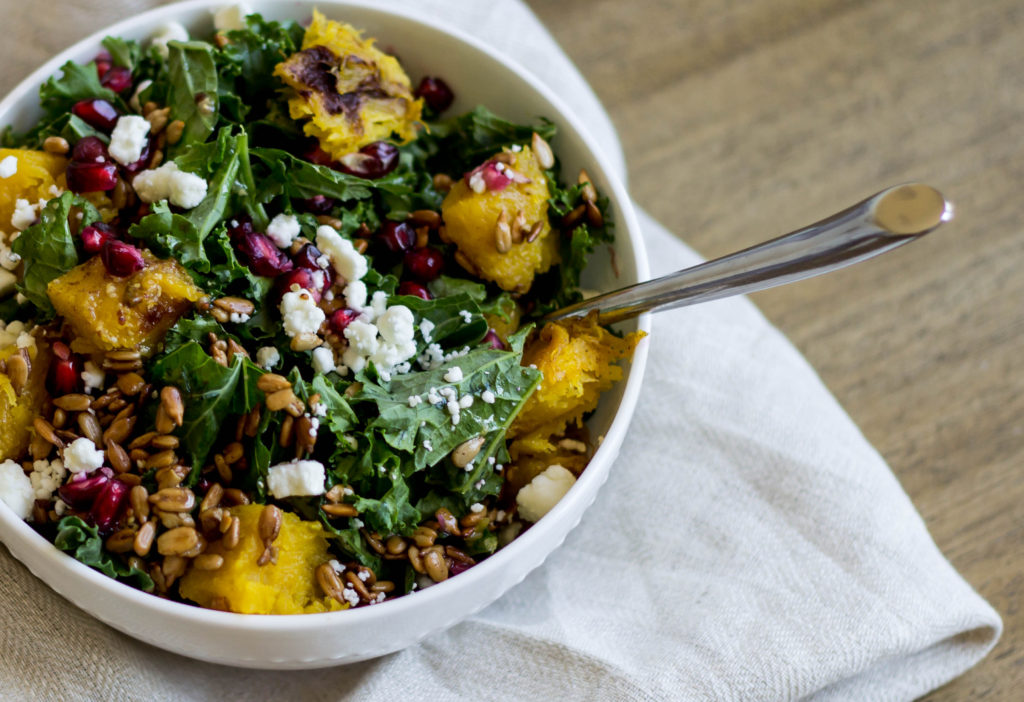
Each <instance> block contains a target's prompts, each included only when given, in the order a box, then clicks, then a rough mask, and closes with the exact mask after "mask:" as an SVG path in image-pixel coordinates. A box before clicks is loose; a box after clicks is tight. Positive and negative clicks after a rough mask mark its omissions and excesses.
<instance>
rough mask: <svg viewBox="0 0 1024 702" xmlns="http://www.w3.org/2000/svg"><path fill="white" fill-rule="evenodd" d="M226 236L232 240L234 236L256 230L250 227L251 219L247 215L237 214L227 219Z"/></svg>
mask: <svg viewBox="0 0 1024 702" xmlns="http://www.w3.org/2000/svg"><path fill="white" fill-rule="evenodd" d="M227 228H228V236H229V237H231V240H232V241H235V239H236V238H238V237H240V236H242V235H244V234H250V233H252V232H255V231H256V230H255V229H253V227H252V219H251V218H250V217H249V215H238V216H237V217H232V218H231V219H230V220H228V227H227Z"/></svg>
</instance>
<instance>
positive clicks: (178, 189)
mask: <svg viewBox="0 0 1024 702" xmlns="http://www.w3.org/2000/svg"><path fill="white" fill-rule="evenodd" d="M132 186H133V187H134V188H135V192H136V193H137V194H138V196H139V199H140V200H142V201H143V202H150V203H152V202H158V201H160V200H170V201H171V204H172V205H177V206H178V207H182V208H184V209H186V210H189V209H192V208H193V207H195V206H196V205H198V204H199V203H200V202H202V201H203V198H205V197H206V189H207V184H206V181H205V180H203V179H202V178H200V177H199V176H197V175H196V174H195V173H188V172H186V171H183V170H181V169H180V168H178V164H176V163H175V162H174V161H168V162H167V163H165V164H163V165H162V166H160V167H159V168H153V169H150V170H148V171H142V172H141V173H139V174H138V175H137V176H135V180H133V181H132Z"/></svg>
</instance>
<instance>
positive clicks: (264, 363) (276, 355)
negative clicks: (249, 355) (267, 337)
mask: <svg viewBox="0 0 1024 702" xmlns="http://www.w3.org/2000/svg"><path fill="white" fill-rule="evenodd" d="M280 362H281V352H280V351H278V350H277V349H276V348H274V347H273V346H264V347H262V348H260V349H259V350H258V351H257V352H256V365H258V366H259V367H260V368H263V369H264V370H270V369H271V368H273V367H274V366H276V365H277V364H278V363H280Z"/></svg>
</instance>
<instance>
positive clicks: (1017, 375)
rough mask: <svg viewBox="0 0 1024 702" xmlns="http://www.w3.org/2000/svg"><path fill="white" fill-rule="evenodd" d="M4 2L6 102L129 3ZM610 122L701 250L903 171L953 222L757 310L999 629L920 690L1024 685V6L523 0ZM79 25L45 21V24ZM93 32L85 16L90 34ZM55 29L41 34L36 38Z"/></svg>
mask: <svg viewBox="0 0 1024 702" xmlns="http://www.w3.org/2000/svg"><path fill="white" fill-rule="evenodd" d="M154 4H159V3H158V2H153V1H147V0H124V1H122V2H119V3H116V6H115V3H111V4H109V5H103V6H101V5H100V4H99V3H95V2H92V1H91V0H63V1H60V0H37V1H36V2H32V3H20V2H15V1H14V0H0V8H2V10H3V15H4V17H5V20H6V24H7V26H9V27H17V28H19V31H18V32H16V33H15V34H13V35H12V36H9V37H7V42H8V43H7V45H6V46H5V47H4V49H3V50H2V56H3V57H4V60H5V71H4V73H3V74H2V76H0V93H4V92H6V91H7V90H8V89H9V88H10V87H13V86H14V85H15V84H16V83H17V82H18V81H19V80H20V79H21V78H22V77H23V76H24V75H27V73H28V72H29V71H30V70H31V69H33V68H34V67H36V66H38V65H39V64H41V63H42V62H43V61H44V60H45V59H46V58H48V57H49V56H52V55H53V54H54V53H56V52H57V51H58V50H59V49H62V48H64V47H65V46H67V45H69V44H70V43H71V42H72V41H73V40H75V39H78V38H79V37H81V36H84V35H85V34H86V33H87V32H91V31H93V30H94V29H96V28H99V27H101V26H103V25H104V24H107V23H109V22H111V21H113V20H114V19H117V18H119V17H121V16H124V15H126V14H129V12H126V8H140V9H141V8H142V7H145V6H151V5H154ZM531 5H532V6H533V7H534V9H535V10H536V11H537V12H538V13H539V14H540V16H541V17H542V18H543V19H544V21H545V22H546V23H547V24H548V26H549V27H550V28H551V31H552V32H553V33H554V35H555V36H556V37H557V39H558V40H559V41H560V42H561V43H562V45H563V46H564V47H565V49H566V51H567V52H568V53H569V55H570V56H571V57H572V58H573V59H574V60H575V61H576V62H577V64H578V65H579V67H580V68H581V70H582V71H583V73H584V74H585V75H586V77H587V78H588V79H589V80H590V81H591V83H592V85H593V86H594V87H595V89H596V90H597V93H598V95H599V96H600V97H601V99H602V100H603V101H604V103H605V105H606V106H607V107H608V109H609V111H610V112H611V115H612V117H613V118H614V120H615V122H616V124H617V125H618V127H619V130H620V134H621V136H622V140H623V142H624V144H625V149H626V155H627V158H628V160H629V167H630V179H631V187H632V191H633V194H634V195H635V196H636V199H637V201H638V202H639V203H640V205H641V206H643V207H645V208H646V209H647V210H649V211H650V212H651V213H652V214H653V215H655V217H657V218H658V219H659V220H660V221H662V222H663V223H664V224H666V225H667V226H668V227H669V228H670V229H672V230H673V231H675V232H676V233H678V234H679V235H680V236H681V237H682V238H684V239H685V240H686V241H687V242H689V243H690V244H691V245H693V246H694V247H696V248H697V249H698V250H699V251H700V252H701V253H703V254H704V255H706V256H709V257H712V256H717V255H720V254H723V253H727V252H730V251H733V250H735V249H738V248H740V247H743V246H746V245H749V244H752V243H755V242H758V241H761V240H763V239H765V238H768V237H770V236H774V235H776V234H780V233H783V232H785V231H788V230H790V229H793V228H796V227H798V226H801V225H804V224H807V223H810V222H812V221H814V220H816V219H818V218H820V217H823V216H825V215H828V214H831V213H832V212H834V211H836V210H838V209H840V208H842V207H845V206H846V205H849V204H851V203H852V202H854V201H856V200H859V199H860V198H862V197H864V196H866V195H868V194H870V193H872V192H874V191H876V190H879V189H881V188H882V187H884V186H886V185H889V184H894V183H899V182H902V181H907V180H918V179H919V180H924V181H926V182H929V183H932V184H935V185H937V186H940V187H941V188H942V189H943V190H944V192H945V193H946V194H947V195H948V196H949V197H951V198H952V199H953V200H954V201H955V202H956V204H957V206H958V212H959V214H958V217H957V220H956V222H955V223H954V224H953V225H951V226H947V227H945V228H944V229H942V230H941V231H940V232H937V233H936V234H933V235H931V236H930V237H928V238H926V239H924V240H923V241H920V242H918V243H915V244H913V245H912V246H908V247H905V248H902V249H900V250H899V251H896V252H894V253H892V254H888V255H886V256H885V257H883V258H881V259H879V260H877V261H874V262H872V263H869V264H866V265H862V266H857V267H854V268H852V269H848V270H846V271H841V272H839V273H835V274H832V275H830V276H828V277H826V278H822V279H818V280H813V281H807V282H804V283H800V284H797V285H793V286H789V287H786V288H781V289H778V290H774V291H769V292H766V293H761V294H759V295H757V296H756V297H755V301H756V302H757V303H758V304H759V305H760V306H761V308H762V309H763V310H764V311H765V313H766V314H767V315H768V317H769V318H770V319H771V320H772V321H773V322H774V323H775V324H777V325H778V326H779V327H780V328H781V329H782V330H783V331H784V332H785V333H786V334H788V335H789V337H790V338H791V339H792V340H793V341H794V342H795V343H796V345H797V346H798V347H799V348H800V349H801V351H803V352H804V353H805V354H806V355H807V357H808V358H809V359H810V361H811V363H813V364H814V366H815V367H816V368H817V369H818V370H819V371H820V373H821V374H822V376H823V377H824V379H825V382H826V383H827V384H828V385H829V387H830V388H831V389H832V391H833V392H834V393H835V394H836V395H837V396H838V398H839V400H840V401H841V402H842V404H843V405H844V406H845V407H846V409H847V410H848V411H849V412H850V414H851V415H852V416H853V418H854V419H855V420H856V421H857V423H858V424H859V425H860V426H861V427H862V429H863V430H864V432H865V434H867V437H868V439H870V440H871V442H872V443H873V444H874V445H875V446H876V447H878V449H879V450H880V451H881V452H882V454H883V455H884V456H885V458H886V459H887V460H888V461H889V463H890V465H891V466H892V468H893V470H894V471H895V472H896V475H897V476H898V477H899V479H900V481H901V482H902V484H903V486H904V487H905V488H906V490H907V492H908V493H909V494H910V496H911V498H912V499H913V501H914V503H915V504H916V505H917V507H918V509H919V510H920V511H921V513H922V515H923V516H924V518H925V520H926V521H927V523H928V527H929V528H930V529H931V532H932V534H933V535H934V537H935V540H936V542H937V543H938V545H939V547H940V548H941V549H942V550H943V552H944V553H945V554H946V555H947V556H948V557H949V558H950V559H951V560H952V562H953V564H954V565H955V566H956V568H957V569H958V570H959V571H960V572H961V573H963V574H964V576H965V577H966V578H967V580H968V581H969V582H970V583H971V584H972V585H974V587H976V588H977V589H978V590H979V591H980V592H981V594H982V595H983V596H985V597H986V598H987V599H988V600H989V601H990V602H991V603H992V604H993V605H994V606H995V607H996V609H998V610H999V611H1000V613H1001V614H1002V615H1003V617H1004V620H1005V622H1006V633H1005V634H1004V635H1003V638H1002V640H1001V642H1000V643H999V645H998V647H997V648H996V650H995V651H994V652H993V653H992V654H990V655H989V657H988V658H986V659H985V660H984V661H982V663H981V664H979V665H978V666H977V667H976V668H975V669H973V670H972V671H970V672H968V673H967V674H965V675H964V676H962V677H961V678H959V679H958V680H956V681H954V682H953V683H951V684H949V685H947V686H946V687H944V688H943V689H941V690H939V691H937V692H935V693H933V694H932V695H930V696H929V697H928V698H927V699H928V700H931V701H933V702H938V701H940V700H942V701H945V700H963V699H967V698H975V697H983V696H984V697H986V698H988V699H994V700H995V699H998V700H1010V699H1017V698H1018V697H1019V693H1015V692H1014V690H1015V689H1017V688H1018V687H1019V685H1021V684H1022V683H1024V666H1022V665H1021V659H1022V657H1024V630H1022V625H1024V611H1022V609H1021V608H1019V607H1018V606H1017V599H1018V598H1020V597H1021V596H1022V595H1024V574H1022V572H1021V568H1020V562H1021V561H1020V558H1021V556H1022V555H1024V554H1022V553H1021V551H1022V544H1024V473H1022V472H1021V471H1019V470H1018V467H1019V466H1021V465H1022V464H1024V444H1022V441H1021V431H1022V424H1021V420H1020V417H1021V416H1022V415H1024V353H1022V350H1024V305H1022V299H1024V276H1022V275H1020V274H1019V273H1018V268H1017V267H1018V266H1021V265H1024V247H1022V244H1021V242H1020V240H1019V239H1018V235H1019V232H1020V228H1021V227H1020V225H1019V224H1018V220H1019V219H1020V217H1021V215H1022V214H1024V206H1022V205H1021V204H1019V203H1020V202H1021V201H1022V195H1021V192H1020V187H1019V183H1020V182H1021V181H1022V180H1024V161H1022V160H1021V159H1020V158H1019V157H1018V152H1019V150H1020V149H1019V144H1021V143H1024V120H1022V119H1020V117H1019V115H1020V114H1021V113H1022V112H1024V52H1022V51H1021V46H1022V45H1024V5H1022V4H1021V3H1019V2H1015V1H1014V0H979V1H977V2H967V1H966V0H902V1H901V2H899V3H893V2H887V1H886V0H776V1H775V2H769V1H768V0H735V1H734V2H730V3H723V2H721V1H720V0H676V1H674V2H673V1H672V0H657V1H656V0H641V1H639V2H622V1H621V0H561V1H556V0H532V2H531ZM61 16H74V17H76V21H75V22H70V23H64V24H62V25H57V26H55V25H54V23H52V22H46V23H45V25H44V23H41V22H39V21H38V18H39V17H61ZM82 18H85V19H82ZM43 26H45V27H46V29H45V30H44V29H43Z"/></svg>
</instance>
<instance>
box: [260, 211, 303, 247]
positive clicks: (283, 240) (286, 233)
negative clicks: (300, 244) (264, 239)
mask: <svg viewBox="0 0 1024 702" xmlns="http://www.w3.org/2000/svg"><path fill="white" fill-rule="evenodd" d="M300 231H301V228H300V227H299V220H298V218H297V217H296V216H295V215H290V214H284V213H281V214H279V215H277V216H275V217H274V218H273V219H272V220H270V224H268V225H267V236H268V237H270V240H271V241H273V242H274V244H276V245H277V247H278V248H279V249H287V248H288V247H289V246H291V245H292V242H293V241H295V237H297V236H298V235H299V232H300Z"/></svg>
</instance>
